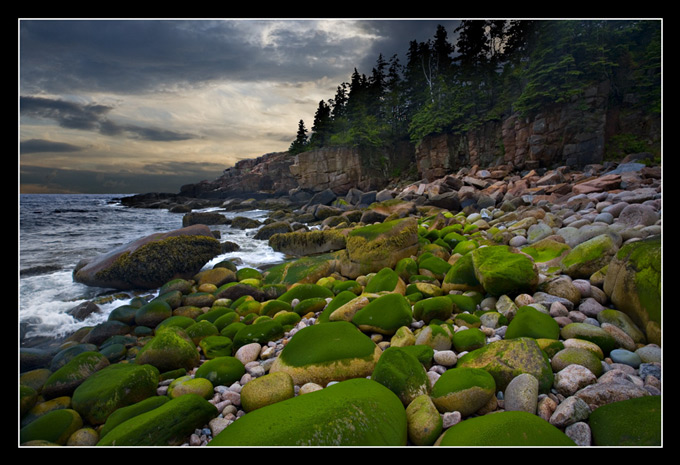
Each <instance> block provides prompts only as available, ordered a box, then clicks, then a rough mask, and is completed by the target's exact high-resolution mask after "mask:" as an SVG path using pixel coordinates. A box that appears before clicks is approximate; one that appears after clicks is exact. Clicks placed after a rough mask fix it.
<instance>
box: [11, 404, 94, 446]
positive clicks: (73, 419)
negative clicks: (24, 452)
mask: <svg viewBox="0 0 680 465" xmlns="http://www.w3.org/2000/svg"><path fill="white" fill-rule="evenodd" d="M82 426H83V419H82V418H81V416H80V415H79V414H78V412H77V411H75V410H73V409H59V410H53V411H51V412H49V413H46V414H45V415H43V416H41V417H40V418H37V419H36V420H35V421H33V422H31V423H29V424H28V425H26V426H24V427H23V428H21V430H20V431H19V443H20V444H25V443H27V442H30V441H48V442H50V443H52V444H56V445H61V446H63V445H65V444H66V441H68V438H69V437H70V436H71V434H73V433H75V432H76V431H77V430H79V429H80V428H82Z"/></svg>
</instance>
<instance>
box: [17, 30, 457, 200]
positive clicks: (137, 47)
mask: <svg viewBox="0 0 680 465" xmlns="http://www.w3.org/2000/svg"><path fill="white" fill-rule="evenodd" d="M458 23H459V21H458V20H456V19H436V18H435V19H409V20H407V19H403V20H401V19H389V20H388V19H384V20H379V19H363V20H360V19H330V18H329V19H308V18H301V19H297V20H294V19H282V18H279V19H277V18H273V19H204V20H202V19H198V20H194V19H159V20H147V19H111V20H105V19H72V20H69V19H30V18H27V19H19V21H18V36H19V50H18V71H19V96H18V119H19V135H18V139H19V141H18V152H19V155H18V157H19V169H18V171H19V173H18V178H19V187H20V188H19V191H20V192H21V193H124V194H128V193H146V192H170V193H178V192H179V190H180V187H181V186H182V185H184V184H190V183H196V182H199V181H202V180H213V179H216V178H218V177H219V176H220V175H221V174H222V172H223V171H224V170H225V169H226V168H229V167H232V166H233V165H234V163H236V162H237V161H239V160H241V159H248V158H255V157H258V156H261V155H263V154H266V153H271V152H281V151H285V150H287V149H288V147H289V146H290V144H291V142H292V141H293V140H294V139H295V136H296V132H297V128H298V122H299V121H300V120H301V119H302V120H303V121H304V122H305V126H306V128H307V129H308V130H309V129H310V128H311V126H312V124H313V119H314V113H315V111H316V109H317V107H318V104H319V101H321V100H326V101H327V100H328V99H331V98H333V97H334V96H335V92H336V90H337V87H338V86H339V85H340V84H341V83H342V82H349V81H350V76H351V74H352V72H353V71H354V68H356V69H357V70H358V71H359V72H360V73H363V74H366V75H370V73H371V70H372V68H373V67H374V66H375V64H376V62H377V59H378V56H379V55H380V54H381V53H382V55H383V57H385V59H389V58H390V57H391V56H392V55H394V54H398V55H399V58H400V61H401V63H403V64H405V63H406V52H407V50H408V45H409V42H410V41H411V40H417V41H419V42H420V41H426V40H428V39H432V38H433V36H434V33H435V31H436V27H437V25H438V24H441V25H443V26H445V27H446V30H447V32H448V34H449V40H450V41H452V39H453V37H454V29H455V27H456V26H457V24H458Z"/></svg>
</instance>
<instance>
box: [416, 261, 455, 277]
mask: <svg viewBox="0 0 680 465" xmlns="http://www.w3.org/2000/svg"><path fill="white" fill-rule="evenodd" d="M418 267H419V270H420V272H422V270H426V271H429V272H430V273H432V275H433V276H434V277H436V278H437V279H440V280H441V279H444V276H446V273H448V271H449V268H451V264H450V263H449V262H447V261H446V260H444V259H442V258H441V257H437V256H429V257H426V258H424V259H422V260H420V261H419V262H418Z"/></svg>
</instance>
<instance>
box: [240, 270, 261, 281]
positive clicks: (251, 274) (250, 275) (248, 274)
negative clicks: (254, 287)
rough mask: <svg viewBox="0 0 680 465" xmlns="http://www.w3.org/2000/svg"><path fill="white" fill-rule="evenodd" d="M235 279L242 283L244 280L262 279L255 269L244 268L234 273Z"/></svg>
mask: <svg viewBox="0 0 680 465" xmlns="http://www.w3.org/2000/svg"><path fill="white" fill-rule="evenodd" d="M236 279H237V280H238V281H243V280H244V279H258V280H260V279H262V273H260V272H259V271H258V270H256V269H255V268H250V267H244V268H239V269H238V270H237V271H236Z"/></svg>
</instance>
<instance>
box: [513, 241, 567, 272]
mask: <svg viewBox="0 0 680 465" xmlns="http://www.w3.org/2000/svg"><path fill="white" fill-rule="evenodd" d="M569 251H571V247H569V245H567V244H565V243H564V242H560V241H559V240H555V239H553V238H550V237H547V238H545V239H542V240H540V241H537V242H534V243H533V244H531V245H529V246H527V247H523V248H522V252H523V253H525V254H527V255H529V256H531V257H532V258H533V259H534V262H536V263H541V264H543V265H545V266H557V265H558V264H559V262H560V261H561V259H562V258H564V257H565V256H566V255H567V254H568V253H569Z"/></svg>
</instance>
